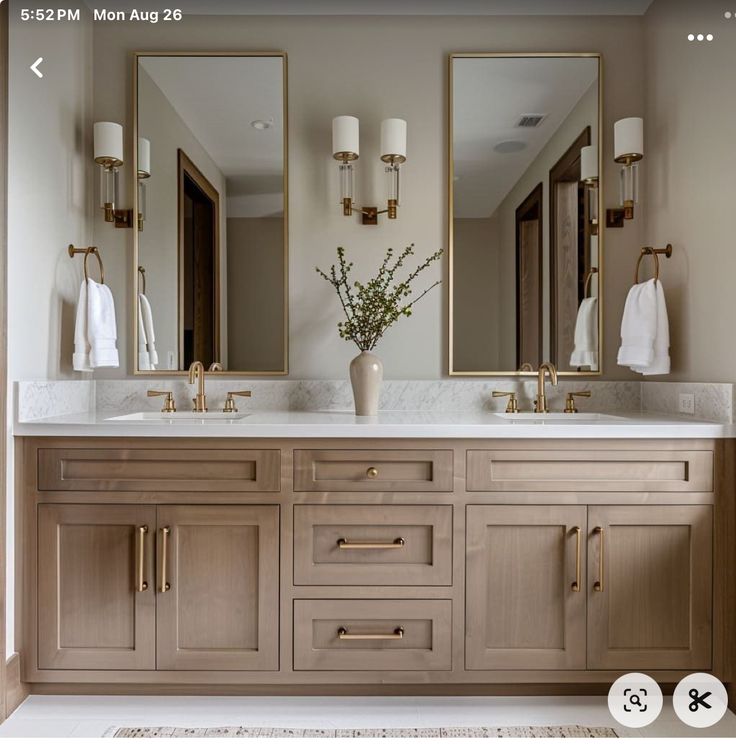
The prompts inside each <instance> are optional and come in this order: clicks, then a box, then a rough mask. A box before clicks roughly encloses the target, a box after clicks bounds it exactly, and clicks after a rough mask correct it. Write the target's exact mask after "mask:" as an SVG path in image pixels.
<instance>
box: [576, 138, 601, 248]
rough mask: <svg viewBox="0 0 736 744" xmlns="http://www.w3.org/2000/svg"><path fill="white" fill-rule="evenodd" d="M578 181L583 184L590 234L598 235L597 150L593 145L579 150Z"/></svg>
mask: <svg viewBox="0 0 736 744" xmlns="http://www.w3.org/2000/svg"><path fill="white" fill-rule="evenodd" d="M580 180H581V181H582V182H583V184H585V195H586V200H587V207H588V222H589V223H590V234H591V235H598V148H597V147H596V146H595V145H586V146H585V147H583V148H581V149H580Z"/></svg>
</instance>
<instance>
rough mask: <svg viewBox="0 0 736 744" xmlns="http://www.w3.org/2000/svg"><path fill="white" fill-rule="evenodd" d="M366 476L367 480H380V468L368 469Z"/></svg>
mask: <svg viewBox="0 0 736 744" xmlns="http://www.w3.org/2000/svg"><path fill="white" fill-rule="evenodd" d="M365 475H366V477H367V478H378V468H368V470H366V471H365Z"/></svg>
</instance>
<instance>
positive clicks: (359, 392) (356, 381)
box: [350, 351, 383, 416]
mask: <svg viewBox="0 0 736 744" xmlns="http://www.w3.org/2000/svg"><path fill="white" fill-rule="evenodd" d="M381 382H383V363H382V362H381V360H380V359H379V358H378V357H377V356H376V355H375V354H371V353H370V351H361V352H360V354H358V356H356V357H355V359H353V360H352V361H351V362H350V383H351V385H352V386H353V399H354V400H355V415H356V416H377V415H378V397H379V395H380V394H381Z"/></svg>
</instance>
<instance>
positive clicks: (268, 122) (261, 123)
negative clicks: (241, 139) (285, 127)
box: [250, 119, 273, 132]
mask: <svg viewBox="0 0 736 744" xmlns="http://www.w3.org/2000/svg"><path fill="white" fill-rule="evenodd" d="M250 125H251V126H252V127H253V129H257V130H258V131H259V132H262V131H263V130H264V129H270V128H271V127H272V126H273V119H256V120H255V121H252V122H251V123H250Z"/></svg>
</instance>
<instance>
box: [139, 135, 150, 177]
mask: <svg viewBox="0 0 736 744" xmlns="http://www.w3.org/2000/svg"><path fill="white" fill-rule="evenodd" d="M150 175H151V141H150V140H147V139H146V138H145V137H138V178H148V177H149V176H150Z"/></svg>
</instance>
